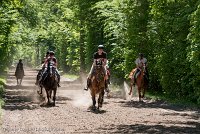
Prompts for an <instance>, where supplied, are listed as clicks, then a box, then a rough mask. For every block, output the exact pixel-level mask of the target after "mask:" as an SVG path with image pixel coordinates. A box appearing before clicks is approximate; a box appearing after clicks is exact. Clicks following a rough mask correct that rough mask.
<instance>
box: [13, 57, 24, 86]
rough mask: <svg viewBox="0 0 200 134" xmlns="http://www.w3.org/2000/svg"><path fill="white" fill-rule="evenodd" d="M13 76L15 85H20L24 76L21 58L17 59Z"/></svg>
mask: <svg viewBox="0 0 200 134" xmlns="http://www.w3.org/2000/svg"><path fill="white" fill-rule="evenodd" d="M15 77H16V79H17V85H21V83H22V79H23V77H24V68H23V64H22V60H19V63H18V64H17V67H16V70H15ZM19 80H20V81H19Z"/></svg>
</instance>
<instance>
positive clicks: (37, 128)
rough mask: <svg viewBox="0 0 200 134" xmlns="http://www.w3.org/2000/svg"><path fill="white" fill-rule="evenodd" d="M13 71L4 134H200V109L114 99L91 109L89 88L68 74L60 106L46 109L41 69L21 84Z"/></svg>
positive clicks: (60, 92)
mask: <svg viewBox="0 0 200 134" xmlns="http://www.w3.org/2000/svg"><path fill="white" fill-rule="evenodd" d="M13 73H14V72H13V71H10V73H9V76H8V79H7V87H6V95H5V100H6V103H5V106H4V107H3V110H2V117H1V118H2V120H1V122H0V123H1V129H0V130H1V131H0V134H11V133H15V134H41V133H42V134H65V133H100V134H101V133H131V134H132V133H156V134H163V133H170V134H171V133H190V134H191V133H196V134H198V133H200V110H198V109H196V110H192V109H188V108H184V107H179V106H174V105H170V104H167V103H165V102H162V101H152V100H145V102H143V103H139V102H138V101H137V100H136V99H135V98H133V99H132V101H127V100H123V99H120V98H111V99H105V103H104V105H103V108H102V110H101V111H100V112H99V113H94V112H90V111H88V110H87V108H88V106H89V105H90V104H91V100H90V95H89V92H86V91H83V90H82V88H83V85H81V84H80V83H78V82H70V81H69V80H68V79H64V78H62V79H61V86H62V87H61V88H59V89H58V94H57V101H56V106H55V107H45V106H42V105H41V104H42V103H43V101H44V100H43V99H42V98H41V97H39V95H38V94H37V87H36V86H35V85H34V82H35V76H36V71H34V70H31V69H26V70H25V74H26V76H25V78H24V80H23V82H22V86H16V80H15V78H14V76H12V75H13Z"/></svg>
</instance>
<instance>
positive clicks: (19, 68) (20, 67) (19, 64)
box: [15, 59, 24, 76]
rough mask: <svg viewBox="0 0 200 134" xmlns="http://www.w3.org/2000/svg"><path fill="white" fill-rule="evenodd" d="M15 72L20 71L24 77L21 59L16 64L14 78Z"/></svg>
mask: <svg viewBox="0 0 200 134" xmlns="http://www.w3.org/2000/svg"><path fill="white" fill-rule="evenodd" d="M17 70H22V75H23V76H24V68H23V63H22V59H20V60H19V63H18V64H17V67H16V71H15V76H16V72H17Z"/></svg>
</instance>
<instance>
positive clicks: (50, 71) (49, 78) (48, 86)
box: [42, 64, 58, 106]
mask: <svg viewBox="0 0 200 134" xmlns="http://www.w3.org/2000/svg"><path fill="white" fill-rule="evenodd" d="M46 73H47V75H46V78H45V79H44V81H43V83H42V86H43V87H44V88H45V90H46V95H47V99H48V102H47V104H51V103H50V99H51V94H52V91H53V106H55V101H56V91H57V86H58V84H57V83H58V78H57V76H56V68H55V67H53V65H52V64H48V67H47V72H46ZM44 75H45V74H44Z"/></svg>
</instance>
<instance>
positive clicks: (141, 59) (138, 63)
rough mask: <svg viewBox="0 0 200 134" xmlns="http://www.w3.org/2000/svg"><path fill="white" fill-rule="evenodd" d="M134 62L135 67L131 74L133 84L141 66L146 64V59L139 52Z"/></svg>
mask: <svg viewBox="0 0 200 134" xmlns="http://www.w3.org/2000/svg"><path fill="white" fill-rule="evenodd" d="M135 64H136V67H137V69H136V71H135V72H134V75H133V78H134V81H133V85H135V83H136V79H137V77H138V76H139V74H140V72H141V70H142V68H143V66H147V59H146V58H144V54H142V53H139V57H138V58H137V59H136V60H135Z"/></svg>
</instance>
